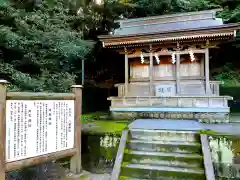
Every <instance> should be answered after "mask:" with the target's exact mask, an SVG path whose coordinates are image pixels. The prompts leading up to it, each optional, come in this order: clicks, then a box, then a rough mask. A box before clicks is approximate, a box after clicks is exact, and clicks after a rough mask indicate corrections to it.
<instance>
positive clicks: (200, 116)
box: [111, 109, 229, 123]
mask: <svg viewBox="0 0 240 180" xmlns="http://www.w3.org/2000/svg"><path fill="white" fill-rule="evenodd" d="M130 110H131V109H130ZM151 110H152V109H149V111H145V112H141V111H140V112H137V111H111V114H112V117H113V118H114V119H124V120H125V119H145V118H148V119H178V120H199V121H200V122H203V123H229V113H228V112H215V113H214V112H157V111H151Z"/></svg>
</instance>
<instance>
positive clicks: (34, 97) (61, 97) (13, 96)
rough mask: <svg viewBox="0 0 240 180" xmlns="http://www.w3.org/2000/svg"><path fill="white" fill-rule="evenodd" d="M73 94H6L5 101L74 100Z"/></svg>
mask: <svg viewBox="0 0 240 180" xmlns="http://www.w3.org/2000/svg"><path fill="white" fill-rule="evenodd" d="M74 99H75V95H74V94H73V93H42V92H8V93H7V100H74Z"/></svg>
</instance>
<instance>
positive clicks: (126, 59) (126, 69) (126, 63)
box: [124, 48, 128, 96]
mask: <svg viewBox="0 0 240 180" xmlns="http://www.w3.org/2000/svg"><path fill="white" fill-rule="evenodd" d="M124 52H125V94H124V96H127V95H128V54H127V48H124Z"/></svg>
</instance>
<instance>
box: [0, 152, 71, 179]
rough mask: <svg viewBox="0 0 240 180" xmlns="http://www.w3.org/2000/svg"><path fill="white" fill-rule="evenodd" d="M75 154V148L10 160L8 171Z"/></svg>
mask: <svg viewBox="0 0 240 180" xmlns="http://www.w3.org/2000/svg"><path fill="white" fill-rule="evenodd" d="M2 153H3V151H2ZM74 154H76V149H75V148H73V149H68V150H64V151H59V152H53V153H50V154H45V155H41V156H37V157H32V158H28V159H23V160H19V161H14V162H8V163H6V171H7V172H8V171H13V170H17V169H21V168H25V167H29V166H34V165H38V164H42V163H45V162H49V161H53V160H56V159H61V158H65V157H70V156H73V155H74ZM1 180H3V179H1ZM4 180H5V179H4Z"/></svg>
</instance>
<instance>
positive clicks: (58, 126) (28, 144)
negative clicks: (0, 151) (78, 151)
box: [6, 100, 74, 162]
mask: <svg viewBox="0 0 240 180" xmlns="http://www.w3.org/2000/svg"><path fill="white" fill-rule="evenodd" d="M73 147H74V100H59V101H57V100H36V101H32V100H7V103H6V162H12V161H17V160H21V159H26V158H30V157H35V156H39V155H43V154H48V153H53V152H57V151H62V150H66V149H71V148H73Z"/></svg>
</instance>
